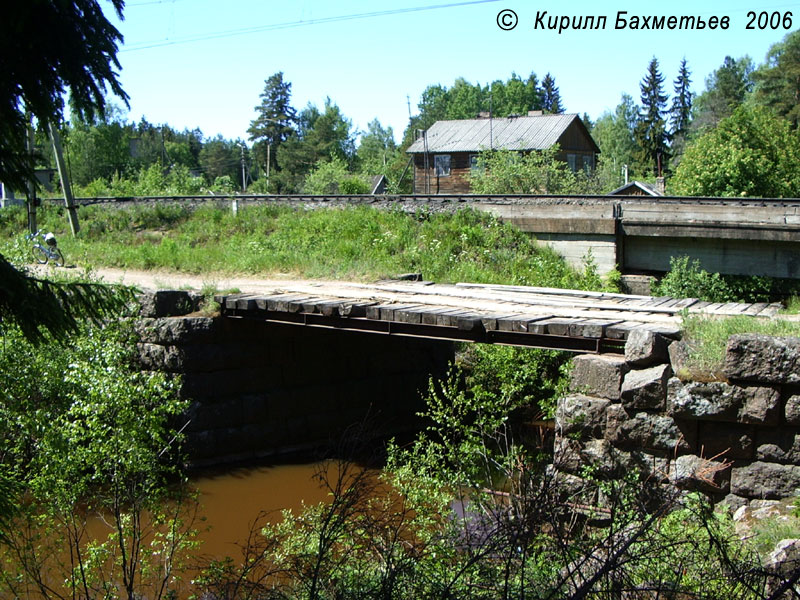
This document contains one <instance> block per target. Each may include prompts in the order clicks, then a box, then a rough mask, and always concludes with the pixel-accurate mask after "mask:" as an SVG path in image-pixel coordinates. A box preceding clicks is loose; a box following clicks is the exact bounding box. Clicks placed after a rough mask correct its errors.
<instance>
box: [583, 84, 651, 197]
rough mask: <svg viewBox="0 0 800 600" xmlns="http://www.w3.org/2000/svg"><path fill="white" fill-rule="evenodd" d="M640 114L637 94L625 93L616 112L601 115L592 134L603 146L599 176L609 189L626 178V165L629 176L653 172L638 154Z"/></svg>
mask: <svg viewBox="0 0 800 600" xmlns="http://www.w3.org/2000/svg"><path fill="white" fill-rule="evenodd" d="M638 116H639V109H638V107H637V106H636V103H635V102H634V101H633V98H632V97H631V96H629V95H627V94H623V95H622V98H621V100H620V103H619V104H618V105H617V107H616V109H615V110H614V112H613V113H610V112H607V113H605V114H604V115H603V116H601V117H600V118H599V119H598V120H597V123H595V125H594V128H593V129H592V138H593V139H594V141H595V142H597V145H598V146H599V148H600V158H599V161H598V166H597V177H598V179H600V180H601V181H602V184H601V189H602V191H603V192H605V193H608V192H610V191H612V190H614V189H616V188H618V187H619V186H621V185H622V184H623V183H624V182H625V179H624V177H623V174H622V173H623V169H624V168H625V167H626V166H627V168H628V176H629V179H635V178H637V177H638V178H641V177H642V176H643V175H644V174H645V173H646V174H647V175H649V173H650V171H649V169H647V168H642V167H640V166H639V162H638V159H637V158H636V153H637V144H636V139H635V137H634V131H635V128H636V123H637V121H638Z"/></svg>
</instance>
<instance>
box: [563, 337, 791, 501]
mask: <svg viewBox="0 0 800 600" xmlns="http://www.w3.org/2000/svg"><path fill="white" fill-rule="evenodd" d="M681 346H682V342H680V341H676V340H670V339H666V338H664V337H663V336H661V335H660V334H658V333H655V332H650V333H648V332H643V331H640V332H638V333H637V335H636V336H631V338H630V339H629V340H628V342H627V345H626V349H625V358H624V359H623V358H622V357H619V356H609V355H597V356H595V355H584V356H579V357H576V358H575V360H574V363H575V365H574V369H573V372H572V376H571V381H570V391H571V393H570V394H569V395H568V396H566V397H565V398H563V399H562V400H560V401H559V405H558V409H557V414H556V443H555V457H554V464H555V467H556V468H557V469H558V470H560V471H561V472H563V473H566V474H569V475H570V476H579V475H580V474H581V473H582V472H583V470H584V469H585V468H586V467H587V466H591V467H593V470H594V472H595V473H598V474H600V476H617V475H618V474H619V473H622V472H625V471H626V470H628V469H629V468H630V467H631V466H632V465H640V466H642V465H643V466H646V467H647V468H645V472H644V476H645V477H649V478H650V479H651V480H652V481H656V482H658V483H661V484H671V485H673V486H676V487H677V488H679V489H681V490H689V491H699V492H702V493H704V494H707V495H709V496H710V497H711V498H712V499H713V500H714V501H715V502H720V501H725V502H726V503H728V504H729V505H731V506H732V507H733V508H738V507H739V506H743V505H745V504H748V503H750V502H751V501H754V500H761V499H781V498H786V497H791V496H794V495H796V494H797V493H798V492H800V339H797V338H773V337H768V336H762V335H738V336H733V337H731V339H730V340H729V342H728V348H727V354H726V360H725V367H724V375H725V378H726V381H712V382H702V381H682V380H680V379H678V378H677V377H675V376H674V373H675V372H678V370H679V364H680V361H682V360H684V359H685V352H684V351H682V347H681ZM670 358H671V360H670Z"/></svg>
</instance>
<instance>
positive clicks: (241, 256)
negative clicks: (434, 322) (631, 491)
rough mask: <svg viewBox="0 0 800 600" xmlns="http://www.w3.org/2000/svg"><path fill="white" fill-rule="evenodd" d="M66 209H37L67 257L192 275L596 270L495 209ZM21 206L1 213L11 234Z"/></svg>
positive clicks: (477, 278) (556, 279)
mask: <svg viewBox="0 0 800 600" xmlns="http://www.w3.org/2000/svg"><path fill="white" fill-rule="evenodd" d="M62 213H63V208H60V207H55V206H52V205H51V206H48V207H43V209H42V210H40V223H41V226H42V227H45V228H47V229H51V230H53V231H55V232H56V234H61V235H60V238H59V244H60V245H61V247H62V248H63V251H64V253H65V255H66V256H67V257H68V261H69V262H75V263H78V264H80V265H81V266H89V265H90V266H95V267H96V266H115V267H124V268H131V269H170V270H176V271H183V272H189V273H208V272H217V273H227V274H234V273H238V274H251V275H262V276H269V275H275V274H286V275H292V276H299V277H313V278H338V279H352V280H375V279H380V278H387V277H392V276H396V275H397V274H399V273H404V272H420V273H422V274H423V276H424V277H425V278H426V279H429V280H434V281H437V282H455V281H472V282H482V283H508V284H519V285H541V286H552V287H571V288H597V287H598V286H599V285H601V283H602V282H601V281H600V279H599V278H598V277H597V273H596V271H595V270H594V269H593V268H591V267H590V268H588V269H586V271H585V272H583V273H578V272H575V271H574V270H573V269H571V268H569V267H568V266H567V265H566V263H565V262H564V261H563V259H562V258H560V257H559V256H558V255H557V254H555V253H554V252H553V251H552V250H550V249H549V248H545V247H542V246H539V245H538V244H537V243H536V242H535V241H534V240H532V239H531V238H530V237H529V236H527V235H526V234H524V233H522V232H520V231H519V230H517V229H515V228H513V227H512V226H510V225H507V224H503V223H501V222H499V221H498V220H497V219H495V218H494V217H492V216H491V215H488V214H484V213H480V212H477V211H474V210H471V209H465V210H460V211H458V212H455V213H452V214H451V213H447V214H445V213H437V214H431V213H428V212H418V213H417V214H407V213H404V212H401V211H399V210H395V211H393V210H388V211H387V210H379V209H375V208H371V207H364V206H359V207H347V208H328V209H303V208H298V207H292V206H287V205H278V204H261V205H251V206H245V207H242V208H240V209H239V211H238V214H237V215H234V214H232V212H231V210H230V209H229V208H228V207H224V206H209V205H204V206H200V207H197V208H189V207H185V206H179V205H175V204H164V205H155V206H133V207H128V208H119V207H109V206H88V207H82V208H81V209H80V211H79V218H80V221H81V232H80V234H79V235H78V236H77V237H76V238H72V237H71V236H69V235H68V233H67V230H66V220H65V219H64V217H63V215H62ZM24 218H25V217H24V212H23V211H21V210H12V211H10V212H9V213H6V212H5V211H3V213H2V216H0V232H2V234H3V235H4V237H5V241H6V242H9V241H10V240H11V239H13V236H14V235H15V234H17V233H18V232H19V231H20V230H21V229H22V228H24Z"/></svg>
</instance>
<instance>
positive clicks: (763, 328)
mask: <svg viewBox="0 0 800 600" xmlns="http://www.w3.org/2000/svg"><path fill="white" fill-rule="evenodd" d="M681 330H682V331H683V340H684V341H685V342H686V344H687V346H688V349H689V361H688V363H687V368H688V370H689V374H698V376H701V375H702V374H705V376H711V377H721V373H722V365H723V362H724V360H725V349H726V347H727V345H728V338H730V337H731V336H732V335H736V334H740V333H760V334H764V335H770V336H792V337H797V336H800V324H799V323H797V322H795V321H788V320H785V319H771V320H764V319H758V318H756V317H746V316H733V317H724V318H719V319H708V318H704V317H702V316H699V315H686V316H685V317H684V318H683V323H682V325H681ZM686 375H687V374H681V376H686Z"/></svg>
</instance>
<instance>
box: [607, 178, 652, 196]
mask: <svg viewBox="0 0 800 600" xmlns="http://www.w3.org/2000/svg"><path fill="white" fill-rule="evenodd" d="M608 195H609V196H663V195H664V178H663V177H659V179H658V181H656V183H646V182H644V181H630V182H628V183H626V184H625V185H622V186H620V187H618V188H617V189H615V190H614V191H612V192H609V193H608Z"/></svg>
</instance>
